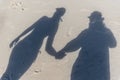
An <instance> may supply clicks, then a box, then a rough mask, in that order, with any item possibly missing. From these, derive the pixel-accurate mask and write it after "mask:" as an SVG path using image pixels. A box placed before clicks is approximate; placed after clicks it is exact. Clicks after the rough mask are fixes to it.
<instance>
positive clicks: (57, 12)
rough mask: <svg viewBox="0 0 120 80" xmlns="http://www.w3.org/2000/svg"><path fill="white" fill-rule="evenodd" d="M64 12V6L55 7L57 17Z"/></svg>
mask: <svg viewBox="0 0 120 80" xmlns="http://www.w3.org/2000/svg"><path fill="white" fill-rule="evenodd" d="M65 12H66V9H65V8H64V7H61V8H56V12H55V15H56V16H57V17H62V16H63V15H64V14H65Z"/></svg>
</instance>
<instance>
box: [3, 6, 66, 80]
mask: <svg viewBox="0 0 120 80" xmlns="http://www.w3.org/2000/svg"><path fill="white" fill-rule="evenodd" d="M64 14H65V8H56V12H55V13H54V15H53V16H52V17H51V18H49V17H47V16H44V17H42V18H41V19H39V20H38V21H37V22H35V23H34V24H33V25H32V26H30V27H29V28H28V29H26V30H25V31H24V32H23V33H22V34H21V35H19V36H18V37H17V38H16V39H15V40H13V41H12V42H11V44H10V47H12V46H13V45H15V47H14V48H13V50H12V53H11V55H10V59H9V63H8V66H7V69H6V71H5V73H4V74H3V76H2V78H1V80H18V79H19V78H20V77H21V76H22V75H23V74H24V73H25V72H26V71H27V70H28V69H29V67H30V66H31V65H32V63H33V62H34V60H35V59H36V57H37V55H38V52H39V49H40V47H41V46H42V43H43V40H44V38H45V37H48V39H47V43H46V51H47V52H48V54H50V55H51V56H54V55H55V53H56V51H55V49H54V48H53V47H52V44H53V41H54V37H55V34H56V32H57V30H58V26H59V22H60V20H62V19H61V17H62V16H63V15H64ZM30 31H31V33H30V34H29V35H27V36H26V37H25V38H24V39H22V40H20V41H19V39H20V38H21V37H22V36H24V35H25V34H27V33H28V32H30ZM18 41H19V42H18ZM17 42H18V43H17Z"/></svg>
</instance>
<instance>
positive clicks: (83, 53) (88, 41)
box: [56, 11, 116, 80]
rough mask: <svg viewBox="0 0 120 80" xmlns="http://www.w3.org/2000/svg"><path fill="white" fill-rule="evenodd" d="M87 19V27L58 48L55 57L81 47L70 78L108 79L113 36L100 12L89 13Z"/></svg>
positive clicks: (60, 57)
mask: <svg viewBox="0 0 120 80" xmlns="http://www.w3.org/2000/svg"><path fill="white" fill-rule="evenodd" d="M89 20H90V23H89V28H87V29H85V30H84V31H82V32H81V33H80V34H79V35H78V36H77V37H76V38H75V39H73V40H72V41H70V42H69V43H68V44H67V45H66V46H65V47H64V48H63V49H62V50H60V51H59V52H58V54H57V55H56V59H62V58H63V57H64V56H65V55H66V54H65V53H66V52H72V51H75V50H78V49H80V48H81V50H80V53H79V56H78V58H77V59H76V61H75V63H74V64H73V68H72V73H71V80H110V67H109V48H114V47H115V46H116V40H115V37H114V35H113V34H112V32H111V31H110V30H109V29H108V28H106V26H105V24H104V22H103V20H104V18H103V17H102V14H101V13H100V12H98V11H94V12H93V13H91V15H90V16H89Z"/></svg>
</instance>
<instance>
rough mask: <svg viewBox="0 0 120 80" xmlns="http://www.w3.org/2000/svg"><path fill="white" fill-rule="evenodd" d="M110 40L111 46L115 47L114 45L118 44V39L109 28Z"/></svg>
mask: <svg viewBox="0 0 120 80" xmlns="http://www.w3.org/2000/svg"><path fill="white" fill-rule="evenodd" d="M108 40H109V41H108V42H109V43H108V45H109V47H110V48H114V47H116V46H117V41H116V39H115V37H114V35H113V33H112V32H111V31H110V30H108Z"/></svg>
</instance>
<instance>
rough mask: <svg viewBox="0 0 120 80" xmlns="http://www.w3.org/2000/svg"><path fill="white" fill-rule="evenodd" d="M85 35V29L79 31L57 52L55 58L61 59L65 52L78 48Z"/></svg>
mask: <svg viewBox="0 0 120 80" xmlns="http://www.w3.org/2000/svg"><path fill="white" fill-rule="evenodd" d="M85 36H86V30H85V31H83V32H81V33H80V34H79V35H78V36H77V37H76V38H75V39H73V40H71V41H70V42H69V43H67V45H66V46H65V47H64V48H63V49H61V50H60V51H59V52H58V53H57V55H56V56H55V58H56V59H62V58H63V57H64V56H65V55H66V54H65V53H67V52H73V51H76V50H78V49H80V47H81V46H82V44H83V39H84V38H85Z"/></svg>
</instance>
